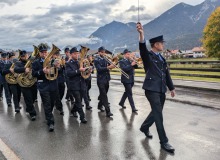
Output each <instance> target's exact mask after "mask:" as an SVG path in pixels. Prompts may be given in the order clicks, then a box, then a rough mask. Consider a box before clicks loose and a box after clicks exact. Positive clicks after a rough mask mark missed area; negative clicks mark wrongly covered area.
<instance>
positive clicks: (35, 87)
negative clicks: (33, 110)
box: [31, 83, 37, 101]
mask: <svg viewBox="0 0 220 160" xmlns="http://www.w3.org/2000/svg"><path fill="white" fill-rule="evenodd" d="M31 89H32V92H33V101H35V100H37V83H35V84H34V85H33V86H32V87H31Z"/></svg>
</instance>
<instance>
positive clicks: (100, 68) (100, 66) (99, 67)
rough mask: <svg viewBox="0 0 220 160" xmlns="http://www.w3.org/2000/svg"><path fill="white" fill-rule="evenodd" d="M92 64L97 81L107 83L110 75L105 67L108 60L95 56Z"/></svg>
mask: <svg viewBox="0 0 220 160" xmlns="http://www.w3.org/2000/svg"><path fill="white" fill-rule="evenodd" d="M94 65H95V68H96V71H97V83H109V81H110V79H111V77H110V72H109V69H108V68H107V66H108V62H107V61H106V60H105V59H104V58H101V57H100V56H97V57H96V58H95V60H94Z"/></svg>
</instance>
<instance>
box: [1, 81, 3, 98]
mask: <svg viewBox="0 0 220 160" xmlns="http://www.w3.org/2000/svg"><path fill="white" fill-rule="evenodd" d="M0 97H3V84H0Z"/></svg>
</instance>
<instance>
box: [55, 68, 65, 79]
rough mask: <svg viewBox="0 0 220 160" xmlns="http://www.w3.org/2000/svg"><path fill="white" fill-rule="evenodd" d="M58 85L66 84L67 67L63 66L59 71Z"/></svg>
mask: <svg viewBox="0 0 220 160" xmlns="http://www.w3.org/2000/svg"><path fill="white" fill-rule="evenodd" d="M57 80H58V83H64V82H65V67H64V66H61V67H60V68H59V70H58V77H57Z"/></svg>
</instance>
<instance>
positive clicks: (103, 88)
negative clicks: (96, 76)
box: [98, 83, 110, 113]
mask: <svg viewBox="0 0 220 160" xmlns="http://www.w3.org/2000/svg"><path fill="white" fill-rule="evenodd" d="M98 88H99V98H98V99H99V104H98V106H102V105H103V106H104V107H105V110H106V112H107V113H108V112H110V109H109V104H108V96H107V93H108V89H109V83H98Z"/></svg>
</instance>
